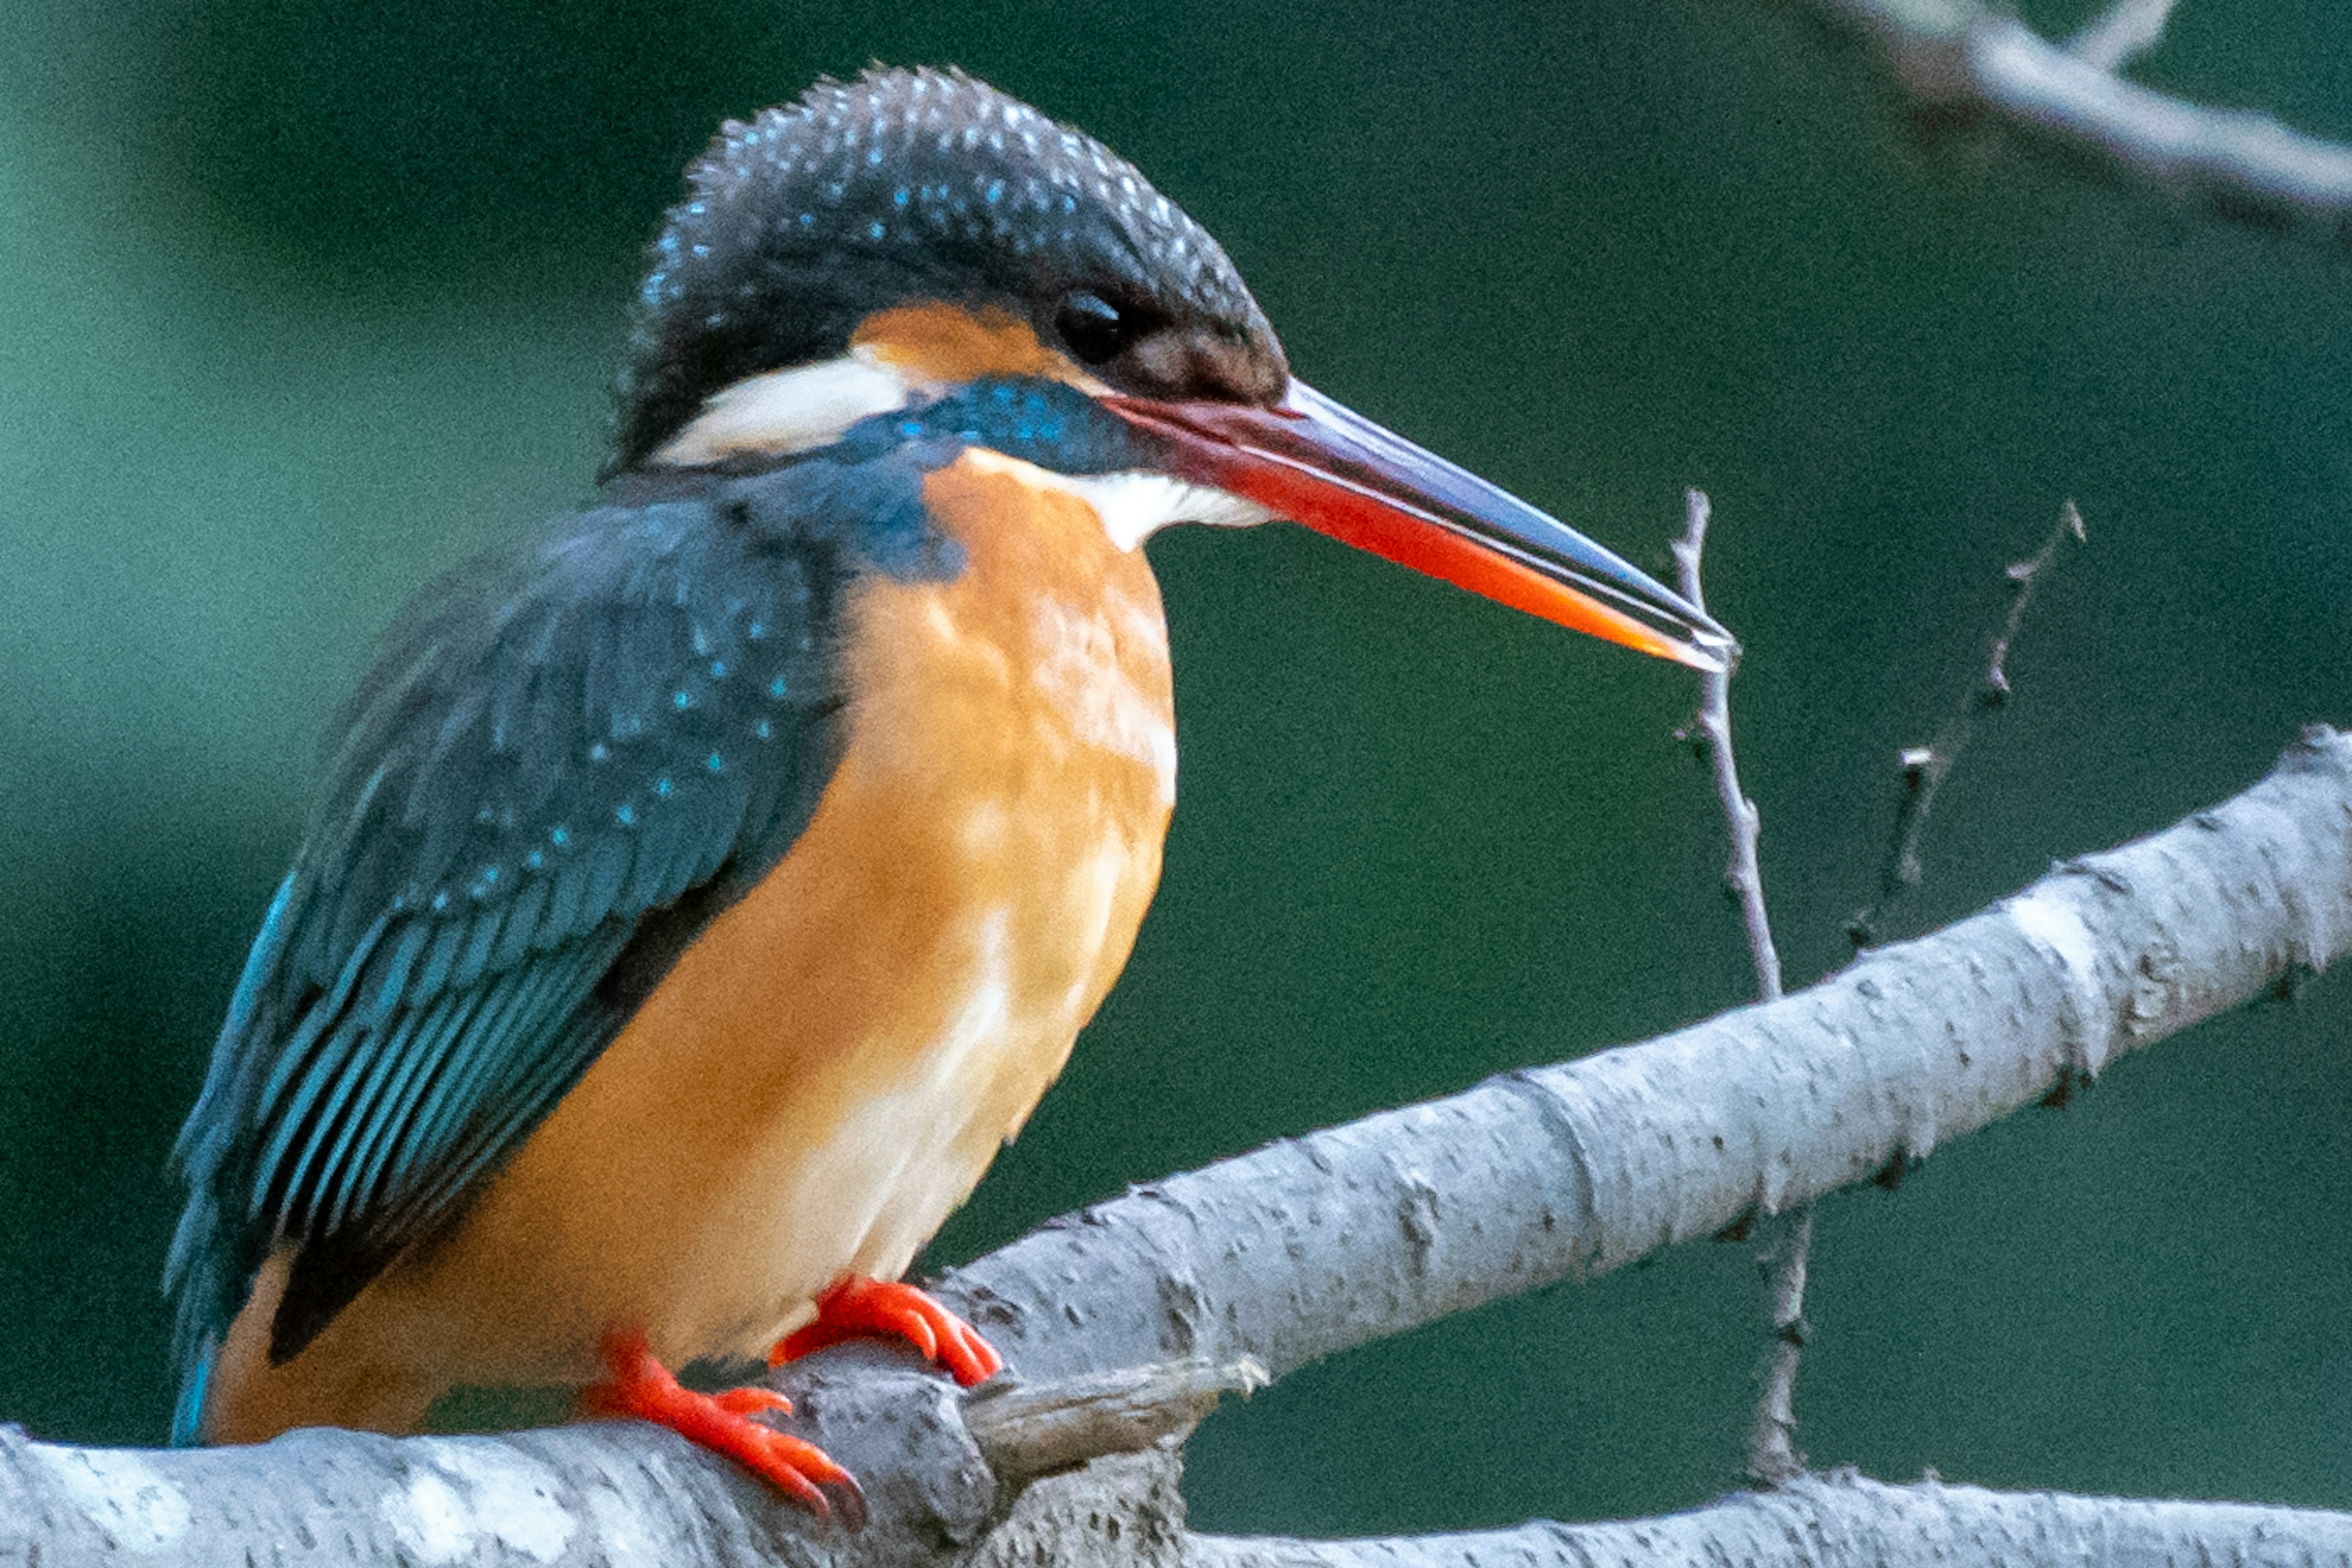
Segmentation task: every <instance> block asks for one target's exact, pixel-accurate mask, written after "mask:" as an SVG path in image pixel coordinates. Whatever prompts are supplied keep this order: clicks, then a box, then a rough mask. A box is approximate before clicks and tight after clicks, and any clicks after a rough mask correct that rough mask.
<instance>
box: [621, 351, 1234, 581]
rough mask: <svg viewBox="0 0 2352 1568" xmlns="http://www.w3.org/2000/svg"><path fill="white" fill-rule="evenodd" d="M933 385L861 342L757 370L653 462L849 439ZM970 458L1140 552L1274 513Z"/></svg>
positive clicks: (1166, 487) (1205, 495) (1193, 491)
mask: <svg viewBox="0 0 2352 1568" xmlns="http://www.w3.org/2000/svg"><path fill="white" fill-rule="evenodd" d="M933 390H936V389H935V388H932V387H930V386H929V385H928V384H925V383H922V382H920V381H919V380H917V379H916V378H915V377H912V376H909V375H908V374H905V373H903V372H901V371H899V370H898V369H897V368H896V367H894V366H892V365H891V364H889V363H887V362H886V361H884V360H883V359H881V358H880V357H879V356H877V355H875V354H873V353H868V352H866V350H863V349H859V350H853V351H852V352H851V353H848V354H846V355H845V356H844V357H842V358H840V359H835V360H826V361H824V363H819V364H804V365H798V366H795V367H794V368H793V369H791V370H774V371H770V372H768V373H767V374H765V375H754V376H749V377H746V378H745V379H744V380H741V381H739V382H737V383H736V384H734V385H732V386H730V387H727V388H725V389H723V390H721V391H719V392H717V393H714V394H713V395H711V396H710V397H709V399H708V400H707V401H705V402H704V404H703V405H702V412H701V413H699V414H698V415H696V416H694V419H693V421H692V422H691V423H689V424H688V426H686V428H684V429H683V430H680V431H679V432H678V433H677V435H675V436H673V437H670V438H669V440H667V442H665V443H664V444H663V445H662V446H661V447H659V448H658V449H657V450H656V451H655V453H654V455H653V460H654V461H655V462H656V463H665V464H667V465H669V466H671V467H673V468H699V467H702V466H704V465H706V464H709V463H721V462H725V461H726V460H727V459H728V458H740V457H751V456H768V455H773V456H782V455H787V454H790V453H793V452H808V451H814V450H815V449H816V448H817V447H829V446H831V445H833V443H834V442H835V441H838V440H840V439H841V437H843V436H844V435H845V434H846V433H847V432H848V430H849V427H850V426H853V425H855V424H856V423H857V422H858V421H859V420H861V419H870V418H872V417H873V416H875V415H877V414H895V413H897V412H898V410H900V409H902V408H905V407H907V406H908V405H911V404H913V403H914V402H915V401H916V400H917V398H918V397H919V396H921V395H926V394H928V393H929V392H931V391H933ZM964 461H966V462H969V463H974V464H978V465H981V466H982V467H983V468H987V469H989V470H990V471H992V472H996V473H1010V474H1014V475H1017V476H1018V477H1019V478H1020V479H1022V480H1023V481H1024V482H1025V483H1027V484H1030V485H1034V486H1035V487H1036V488H1037V489H1051V490H1059V491H1061V492H1063V493H1064V494H1066V495H1073V496H1076V497H1077V498H1078V499H1079V500H1083V501H1085V502H1086V503H1087V506H1089V507H1091V508H1092V509H1093V510H1094V512H1095V515H1096V516H1097V517H1099V518H1101V519H1102V525H1103V532H1104V534H1105V535H1106V536H1108V538H1109V540H1110V542H1112V543H1113V544H1115V545H1117V546H1118V548H1119V549H1121V550H1133V549H1134V548H1136V546H1138V545H1139V544H1141V543H1142V542H1144V541H1145V540H1147V539H1149V538H1150V537H1151V535H1152V534H1154V533H1156V532H1158V531H1160V529H1163V528H1165V527H1167V526H1168V525H1169V524H1170V523H1173V522H1198V523H1206V524H1208V525H1210V526H1212V527H1216V528H1250V527H1255V525H1256V524H1258V523H1261V522H1271V521H1274V518H1275V514H1274V513H1273V512H1271V511H1268V510H1266V509H1265V508H1264V507H1262V506H1260V505H1258V504H1257V502H1255V501H1253V500H1243V499H1242V498H1241V497H1240V496H1237V495H1234V494H1233V493H1232V492H1231V491H1229V490H1221V489H1216V488H1215V487H1214V486H1212V485H1197V484H1192V483H1191V482H1189V481H1187V480H1184V479H1172V478H1171V477H1170V476H1168V475H1166V474H1160V473H1153V472H1151V471H1150V470H1149V469H1137V470H1131V471H1129V472H1125V473H1116V474H1057V473H1055V472H1054V471H1053V470H1052V469H1050V468H1039V467H1038V466H1037V465H1036V464H1034V463H1030V462H1024V461H1023V460H1022V459H1020V458H1008V457H1006V456H1005V455H1004V454H1003V453H1002V452H996V451H992V450H990V449H989V448H987V447H971V448H970V449H969V450H967V451H966V452H965V454H964Z"/></svg>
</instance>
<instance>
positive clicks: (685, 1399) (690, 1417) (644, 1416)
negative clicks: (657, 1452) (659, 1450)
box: [580, 1331, 866, 1530]
mask: <svg viewBox="0 0 2352 1568" xmlns="http://www.w3.org/2000/svg"><path fill="white" fill-rule="evenodd" d="M604 1366H605V1370H606V1371H607V1372H608V1373H611V1376H610V1377H609V1378H608V1379H607V1380H606V1381H604V1382H603V1383H600V1384H595V1385H594V1386H593V1387H591V1388H589V1389H588V1390H586V1391H585V1392H584V1393H583V1394H581V1396H580V1403H581V1405H582V1406H583V1408H584V1409H585V1410H586V1411H587V1412H588V1414H590V1415H612V1416H634V1417H635V1418H636V1419H637V1420H640V1421H650V1422H652V1423H653V1424H654V1425H655V1426H667V1427H668V1428H669V1429H670V1430H671V1431H673V1432H676V1433H677V1434H678V1435H679V1436H683V1437H685V1438H686V1439H687V1441H688V1442H690V1443H699V1444H700V1445H702V1447H706V1448H710V1449H714V1450H716V1451H717V1452H719V1453H721V1454H725V1455H727V1456H728V1457H729V1458H732V1459H734V1460H735V1461H736V1462H737V1463H739V1464H740V1465H742V1466H743V1468H746V1469H748V1470H750V1471H751V1473H752V1474H754V1475H757V1476H760V1477H761V1478H762V1479H766V1480H768V1481H770V1482H772V1483H773V1484H774V1485H775V1486H777V1487H779V1488H781V1489H782V1490H784V1491H785V1492H787V1493H789V1494H790V1495H791V1496H793V1498H795V1499H797V1500H800V1501H801V1502H803V1503H804V1504H806V1505H807V1506H808V1508H809V1510H811V1511H812V1512H814V1514H815V1515H816V1517H817V1519H818V1521H820V1522H830V1521H831V1520H832V1518H833V1513H834V1507H835V1503H836V1502H837V1503H838V1504H839V1505H840V1509H841V1512H842V1515H843V1517H844V1518H845V1520H846V1521H848V1523H849V1526H850V1528H851V1529H853V1530H855V1529H856V1528H857V1527H858V1526H859V1525H861V1524H863V1523H864V1522H865V1521H866V1494H865V1493H864V1492H863V1491H861V1490H860V1489H858V1485H857V1478H856V1477H855V1476H853V1475H851V1474H850V1473H849V1472H848V1471H847V1470H845V1469H843V1468H841V1467H840V1466H839V1465H836V1464H835V1463H834V1462H833V1461H832V1460H831V1459H830V1458H826V1457H825V1452H824V1449H822V1448H820V1447H817V1446H816V1445H815V1444H814V1443H809V1442H804V1441H803V1440H802V1439H800V1438H798V1437H794V1436H790V1435H789V1434H786V1433H782V1432H779V1431H777V1430H776V1429H775V1428H774V1427H773V1426H768V1425H767V1424H766V1423H764V1422H762V1421H760V1420H759V1419H757V1417H759V1416H761V1415H766V1414H767V1413H769V1412H770V1411H774V1412H776V1413H777V1414H779V1415H789V1414H790V1413H791V1411H792V1408H793V1404H792V1401H791V1400H789V1399H786V1398H785V1397H784V1396H783V1395H782V1394H778V1393H775V1392H774V1391H773V1390H772V1389H765V1388H730V1389H729V1390H728V1391H727V1392H726V1393H724V1394H698V1393H696V1392H695V1391H694V1390H693V1389H690V1388H686V1387H683V1386H681V1385H680V1384H679V1383H678V1381H677V1378H675V1377H673V1376H671V1375H670V1372H669V1369H668V1368H667V1367H666V1366H664V1365H662V1363H660V1362H659V1361H656V1359H655V1358H654V1353H653V1351H652V1350H651V1348H650V1347H648V1346H647V1345H646V1336H645V1335H644V1334H642V1333H638V1332H635V1331H616V1332H614V1333H610V1334H607V1335H605V1336H604ZM828 1491H830V1492H831V1493H832V1494H833V1496H832V1497H830V1498H828V1497H827V1496H826V1493H827V1492H828Z"/></svg>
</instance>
